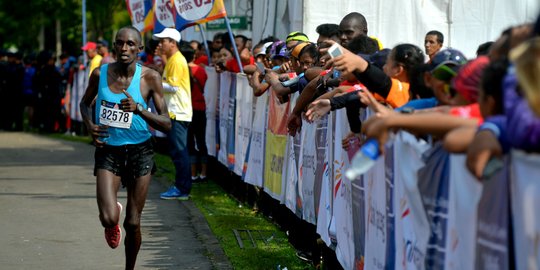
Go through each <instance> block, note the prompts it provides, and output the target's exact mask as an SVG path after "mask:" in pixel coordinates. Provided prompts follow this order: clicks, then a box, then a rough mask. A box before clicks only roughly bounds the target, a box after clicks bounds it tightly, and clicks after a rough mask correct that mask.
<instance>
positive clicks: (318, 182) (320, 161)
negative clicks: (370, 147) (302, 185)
mask: <svg viewBox="0 0 540 270" xmlns="http://www.w3.org/2000/svg"><path fill="white" fill-rule="evenodd" d="M315 124H316V126H317V130H316V131H315V146H316V149H317V151H316V152H315V154H316V156H315V157H316V163H315V179H314V180H315V182H314V183H313V206H314V211H313V213H314V214H315V220H314V221H313V222H312V223H313V224H316V222H317V217H318V213H319V201H320V199H321V187H322V181H323V177H324V170H325V166H324V164H325V161H326V163H328V160H326V155H327V151H326V150H327V149H328V142H327V140H328V139H331V138H332V137H331V136H332V133H331V132H330V135H328V129H329V128H332V119H331V118H330V117H329V114H327V115H325V116H323V117H322V118H321V119H319V120H317V121H316V122H315Z"/></svg>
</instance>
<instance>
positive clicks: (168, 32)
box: [154, 28, 182, 42]
mask: <svg viewBox="0 0 540 270" xmlns="http://www.w3.org/2000/svg"><path fill="white" fill-rule="evenodd" d="M154 38H155V39H162V38H170V39H173V40H176V42H180V40H181V39H182V36H181V35H180V32H178V30H176V29H174V28H165V29H163V31H161V33H157V34H154Z"/></svg>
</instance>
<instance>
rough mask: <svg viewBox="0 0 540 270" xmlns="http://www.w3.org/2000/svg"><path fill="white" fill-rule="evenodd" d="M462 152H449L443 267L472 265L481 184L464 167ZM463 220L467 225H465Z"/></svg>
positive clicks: (465, 269) (467, 268) (463, 269)
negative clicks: (445, 239)
mask: <svg viewBox="0 0 540 270" xmlns="http://www.w3.org/2000/svg"><path fill="white" fill-rule="evenodd" d="M466 158H467V157H466V156H465V155H450V180H449V184H450V190H449V198H448V226H447V232H446V235H447V237H448V238H447V241H446V260H445V269H459V270H473V269H475V267H474V266H475V262H474V261H475V257H474V256H475V254H476V253H475V248H476V230H475V229H474V228H477V227H478V226H477V217H478V202H479V201H480V197H481V195H482V184H481V183H480V182H479V181H478V180H476V179H475V178H474V176H473V175H472V174H470V173H469V171H468V170H466V169H465V160H466ZM464 224H466V226H464Z"/></svg>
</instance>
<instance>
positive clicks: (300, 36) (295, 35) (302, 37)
mask: <svg viewBox="0 0 540 270" xmlns="http://www.w3.org/2000/svg"><path fill="white" fill-rule="evenodd" d="M293 40H295V41H309V38H308V36H307V35H306V34H304V33H302V32H299V31H294V32H291V33H290V34H289V35H288V36H287V38H286V39H285V41H286V42H289V41H293Z"/></svg>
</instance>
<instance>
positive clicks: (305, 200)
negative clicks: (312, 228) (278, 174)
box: [298, 119, 317, 224]
mask: <svg viewBox="0 0 540 270" xmlns="http://www.w3.org/2000/svg"><path fill="white" fill-rule="evenodd" d="M316 131H317V124H316V123H308V122H307V121H306V120H304V119H302V130H301V134H302V146H301V148H300V149H301V150H300V152H301V153H302V154H301V155H300V161H299V164H300V169H299V172H300V173H299V176H298V189H299V190H300V198H301V200H302V218H303V219H304V220H305V221H307V222H309V223H312V224H313V223H315V220H316V218H315V198H314V196H313V188H314V185H315V169H316V167H317V148H316V144H315V141H316V134H315V133H316Z"/></svg>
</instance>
